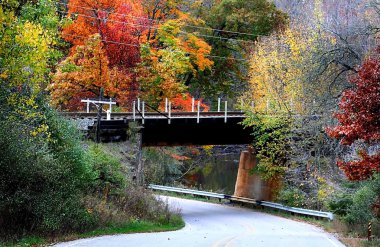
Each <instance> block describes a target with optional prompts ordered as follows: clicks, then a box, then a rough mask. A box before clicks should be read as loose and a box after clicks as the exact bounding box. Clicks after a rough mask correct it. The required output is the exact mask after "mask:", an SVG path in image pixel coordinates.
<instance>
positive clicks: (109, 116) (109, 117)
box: [106, 109, 111, 120]
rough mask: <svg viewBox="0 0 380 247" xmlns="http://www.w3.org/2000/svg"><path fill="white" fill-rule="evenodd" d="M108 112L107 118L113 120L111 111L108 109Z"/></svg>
mask: <svg viewBox="0 0 380 247" xmlns="http://www.w3.org/2000/svg"><path fill="white" fill-rule="evenodd" d="M106 112H107V120H111V111H110V110H109V109H108V110H107V111H106Z"/></svg>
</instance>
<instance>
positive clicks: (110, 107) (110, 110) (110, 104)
mask: <svg viewBox="0 0 380 247" xmlns="http://www.w3.org/2000/svg"><path fill="white" fill-rule="evenodd" d="M111 103H112V98H110V112H112V104H111Z"/></svg>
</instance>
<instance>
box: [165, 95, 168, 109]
mask: <svg viewBox="0 0 380 247" xmlns="http://www.w3.org/2000/svg"><path fill="white" fill-rule="evenodd" d="M165 112H168V98H165Z"/></svg>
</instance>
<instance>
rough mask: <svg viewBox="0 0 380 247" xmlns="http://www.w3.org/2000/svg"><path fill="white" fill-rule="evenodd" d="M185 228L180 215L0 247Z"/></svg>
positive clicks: (32, 239)
mask: <svg viewBox="0 0 380 247" xmlns="http://www.w3.org/2000/svg"><path fill="white" fill-rule="evenodd" d="M184 226H185V223H184V221H183V220H182V218H181V217H180V216H179V215H175V216H172V218H171V220H170V222H169V223H165V224H160V223H152V222H149V221H132V222H128V223H126V224H124V225H117V226H108V227H103V228H98V229H95V230H92V231H89V232H83V233H72V234H68V235H64V236H59V237H57V236H54V237H37V236H29V237H24V238H22V239H20V240H19V241H17V242H15V243H9V242H8V243H0V246H2V247H3V246H4V247H8V246H20V247H21V246H23V247H24V246H25V247H26V246H45V245H49V244H52V243H57V242H65V241H71V240H76V239H81V238H90V237H97V236H104V235H115V234H128V233H142V232H164V231H175V230H179V229H181V228H183V227H184Z"/></svg>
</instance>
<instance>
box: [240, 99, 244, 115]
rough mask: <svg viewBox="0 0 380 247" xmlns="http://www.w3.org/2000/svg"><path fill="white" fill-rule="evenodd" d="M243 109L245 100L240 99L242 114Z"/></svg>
mask: <svg viewBox="0 0 380 247" xmlns="http://www.w3.org/2000/svg"><path fill="white" fill-rule="evenodd" d="M243 108H244V105H243V99H240V112H243Z"/></svg>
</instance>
